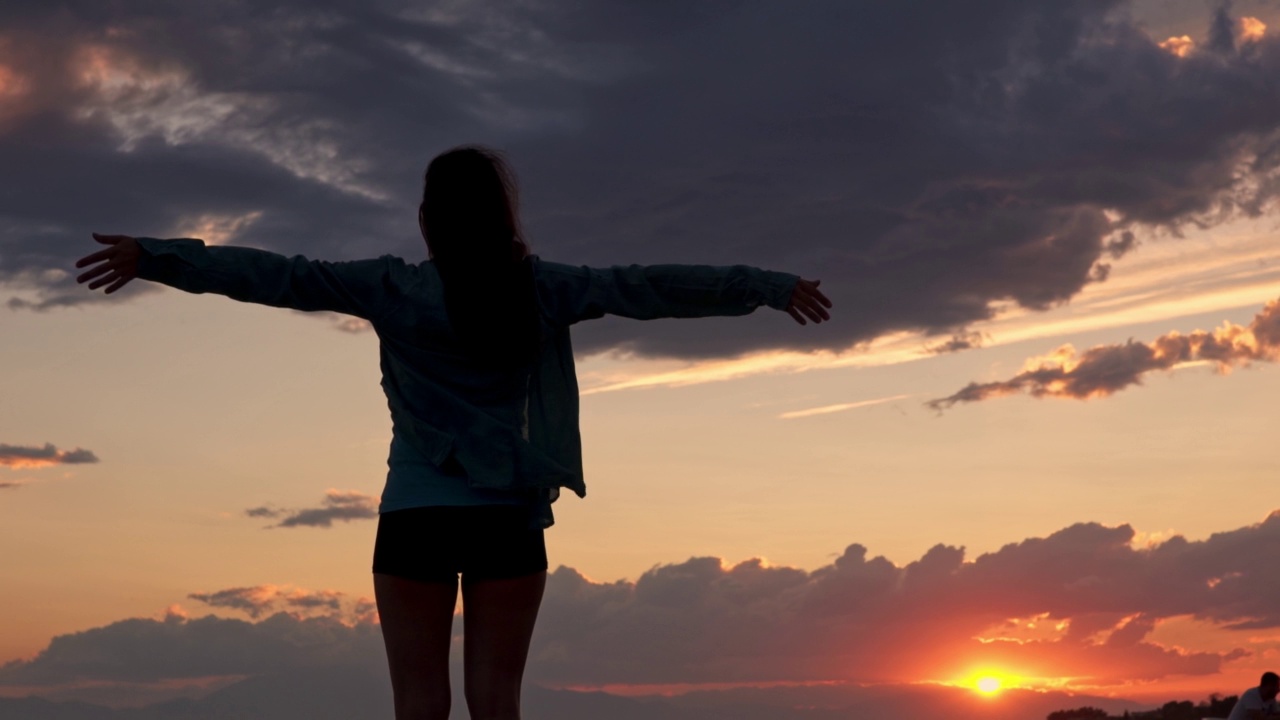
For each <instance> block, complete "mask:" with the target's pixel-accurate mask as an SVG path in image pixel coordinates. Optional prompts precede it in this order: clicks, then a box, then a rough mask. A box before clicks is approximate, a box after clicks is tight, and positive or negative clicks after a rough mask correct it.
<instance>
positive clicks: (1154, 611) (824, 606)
mask: <svg viewBox="0 0 1280 720" xmlns="http://www.w3.org/2000/svg"><path fill="white" fill-rule="evenodd" d="M1135 539H1136V534H1135V532H1134V530H1133V529H1132V528H1131V527H1129V526H1128V525H1121V526H1117V527H1107V526H1103V525H1099V524H1096V523H1081V524H1077V525H1073V526H1071V527H1068V528H1065V529H1063V530H1060V531H1058V532H1056V533H1053V534H1051V535H1049V536H1047V537H1038V538H1028V539H1026V540H1022V541H1020V542H1015V543H1010V544H1008V545H1006V546H1004V547H1002V548H1001V549H999V550H997V551H994V552H990V553H985V554H982V555H979V556H978V557H976V558H973V559H972V560H969V559H967V558H966V557H965V552H964V550H963V549H962V548H958V547H952V546H946V545H938V546H936V547H934V548H932V549H931V550H929V551H928V552H927V553H925V554H924V555H923V556H922V557H921V558H919V559H918V560H915V561H914V562H910V563H907V564H905V565H901V566H899V565H896V564H895V563H893V562H890V561H889V560H887V559H885V558H883V557H874V556H871V555H870V554H869V553H868V551H867V549H866V548H865V547H863V546H861V545H858V544H853V545H849V546H848V547H847V548H846V549H845V550H844V552H843V553H842V554H841V555H840V557H839V558H837V559H836V560H835V561H834V562H833V563H832V564H830V565H827V566H824V567H821V568H818V569H816V570H814V571H812V572H809V571H805V570H801V569H798V568H791V567H785V566H769V565H767V564H765V563H764V562H762V561H760V560H748V561H745V562H741V563H738V564H737V565H732V566H728V565H725V564H724V563H722V562H721V561H720V560H719V559H717V558H707V557H700V558H691V559H689V560H687V561H685V562H680V563H674V564H664V565H658V566H655V567H654V568H653V569H651V570H649V571H648V572H646V573H644V574H643V575H642V576H640V577H639V578H638V579H636V580H635V581H634V582H632V581H627V580H620V581H617V582H596V581H592V580H589V579H587V578H586V577H584V576H583V575H582V574H580V573H578V572H577V571H575V570H573V569H572V568H568V567H559V568H557V569H556V570H555V571H554V572H553V573H551V575H550V577H549V579H548V583H547V589H546V595H545V598H544V601H543V605H542V609H541V611H540V615H539V619H538V625H537V628H536V630H535V633H534V638H533V643H532V647H531V651H530V660H529V669H528V675H529V681H530V683H531V684H532V683H540V684H543V685H549V686H593V685H594V686H598V685H606V684H610V683H623V684H646V683H688V684H694V685H697V684H700V683H762V682H797V683H810V682H814V681H841V682H851V683H855V684H888V685H893V684H896V683H904V682H918V681H920V680H921V679H929V678H933V679H940V680H945V679H953V678H956V676H957V675H958V674H961V673H965V672H968V671H970V670H969V669H971V668H975V667H994V668H1006V669H1009V670H1010V671H1011V672H1014V673H1015V674H1017V675H1020V676H1023V677H1027V678H1036V677H1045V678H1061V677H1070V678H1072V679H1073V680H1072V682H1073V683H1078V684H1082V685H1095V686H1117V685H1128V684H1130V683H1133V682H1143V681H1158V680H1162V679H1166V678H1173V677H1183V678H1185V676H1202V677H1206V676H1213V675H1215V674H1217V673H1219V672H1221V671H1223V670H1224V668H1225V666H1226V665H1227V664H1228V663H1230V662H1232V661H1234V660H1238V659H1241V658H1244V657H1246V656H1249V655H1250V654H1251V653H1269V652H1271V651H1272V650H1273V649H1274V646H1275V643H1274V641H1273V640H1269V639H1268V637H1267V634H1266V633H1262V634H1257V633H1253V635H1257V637H1248V636H1247V635H1235V636H1232V635H1228V634H1227V633H1226V632H1224V631H1225V630H1230V629H1237V630H1250V629H1274V628H1277V627H1280V607H1278V606H1277V605H1276V604H1275V602H1274V600H1273V598H1274V580H1273V578H1272V573H1271V572H1270V570H1269V569H1270V568H1272V567H1274V566H1275V564H1276V563H1277V562H1278V561H1280V511H1277V512H1275V513H1272V514H1271V515H1270V516H1269V517H1267V518H1266V519H1265V520H1264V521H1262V522H1260V523H1258V524H1255V525H1249V526H1246V527H1242V528H1238V529H1235V530H1231V531H1228V532H1222V533H1217V534H1214V535H1211V536H1210V537H1208V538H1207V539H1204V540H1196V541H1191V540H1187V539H1185V538H1183V537H1180V536H1175V537H1172V538H1169V539H1167V540H1164V541H1163V542H1156V543H1150V544H1146V545H1145V546H1141V545H1140V544H1139V543H1136V542H1135ZM191 597H192V598H194V599H197V600H200V601H201V602H204V603H207V604H209V605H212V606H215V607H220V608H228V609H234V610H236V611H239V612H244V613H246V614H247V615H248V616H249V617H250V618H251V619H253V620H255V622H244V621H240V620H230V619H220V618H216V617H212V616H207V617H204V618H200V619H191V618H188V617H186V614H185V613H183V612H178V611H175V610H174V609H173V608H171V609H170V610H169V611H168V612H167V614H166V615H165V618H164V619H163V620H148V619H130V620H123V621H120V622H116V623H112V624H110V625H107V626H105V627H101V628H94V629H92V630H88V631H84V632H79V633H72V634H69V635H62V636H59V637H56V638H54V639H53V640H52V641H51V642H50V644H49V647H48V648H46V649H45V650H43V651H42V652H40V653H39V654H37V655H36V656H35V657H33V658H31V659H29V660H22V661H14V662H11V663H9V664H7V665H5V666H3V667H0V688H3V687H11V686H50V687H52V686H58V685H60V684H65V683H70V682H79V683H80V684H84V682H85V681H95V682H96V681H101V682H107V683H109V682H130V683H148V682H151V683H154V682H158V681H161V680H165V679H169V680H178V679H183V678H205V677H223V676H256V675H260V674H263V673H267V672H268V671H279V672H283V673H289V672H291V671H301V670H303V669H305V668H314V667H324V666H329V665H332V664H339V663H354V664H358V665H364V666H365V667H380V666H381V664H380V663H381V662H382V660H381V658H382V657H383V649H382V645H381V638H380V628H379V627H378V625H377V624H376V622H377V615H376V607H375V605H374V603H373V601H372V600H371V599H369V598H358V599H349V598H347V597H345V596H343V595H342V594H341V593H339V592H335V591H312V590H306V589H300V588H292V587H289V586H275V585H259V586H253V587H240V588H229V589H225V590H219V591H215V592H202V593H193V594H192V595H191ZM464 611H465V608H464ZM1188 618H1191V619H1196V620H1200V621H1202V622H1204V623H1205V624H1206V625H1207V626H1208V628H1213V627H1217V628H1219V630H1218V632H1216V633H1215V632H1214V631H1212V630H1211V629H1208V628H1207V629H1203V630H1201V634H1202V636H1204V637H1207V638H1208V639H1207V640H1206V643H1207V644H1209V645H1210V646H1212V647H1214V648H1230V649H1220V650H1219V649H1215V650H1206V649H1197V648H1196V647H1175V646H1170V645H1164V644H1161V643H1160V642H1157V641H1155V640H1153V639H1152V634H1153V631H1155V630H1156V629H1157V628H1158V627H1159V626H1160V625H1161V624H1162V623H1164V622H1167V621H1169V620H1170V619H1178V620H1185V619H1188ZM1033 621H1034V622H1033ZM1035 624H1039V626H1040V627H1041V629H1040V630H1036V633H1038V634H1037V635H1035V636H1027V635H1020V634H1019V633H1020V632H1022V631H1023V630H1025V628H1028V627H1032V626H1033V625H1035ZM463 627H464V625H463V624H461V623H459V624H457V625H455V629H456V630H461V629H462V628H463ZM1233 640H1234V641H1235V642H1236V643H1239V644H1240V645H1241V646H1237V647H1234V648H1232V645H1233V642H1232V641H1233ZM454 659H455V661H456V660H459V659H460V657H459V656H458V655H457V654H455V656H454ZM455 669H456V668H455ZM797 692H799V691H798V690H797ZM806 692H808V693H809V694H808V696H809V697H810V699H814V698H817V697H821V696H822V695H821V693H822V691H821V690H811V691H806ZM830 692H832V693H835V694H839V693H840V692H843V691H840V690H838V689H832V690H831V691H830ZM833 706H834V705H833ZM854 716H858V715H856V714H855V715H854ZM1024 716H1025V715H1024ZM726 717H731V715H730V716H726ZM974 717H980V715H975V716H974ZM1010 717H1021V716H1010Z"/></svg>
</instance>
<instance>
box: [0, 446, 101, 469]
mask: <svg viewBox="0 0 1280 720" xmlns="http://www.w3.org/2000/svg"><path fill="white" fill-rule="evenodd" d="M96 462H98V456H97V455H94V454H93V451H91V450H85V449H83V448H76V449H75V450H59V449H58V448H57V447H55V446H54V445H53V443H45V444H44V447H34V446H31V445H5V444H4V443H0V467H8V468H13V469H18V468H42V467H50V466H53V465H75V464H81V463H96Z"/></svg>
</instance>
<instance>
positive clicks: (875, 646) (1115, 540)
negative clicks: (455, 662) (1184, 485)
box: [530, 513, 1280, 686]
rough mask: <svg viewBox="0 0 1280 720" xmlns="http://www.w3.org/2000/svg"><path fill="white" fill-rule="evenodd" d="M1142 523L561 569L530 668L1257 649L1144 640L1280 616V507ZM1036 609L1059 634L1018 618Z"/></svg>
mask: <svg viewBox="0 0 1280 720" xmlns="http://www.w3.org/2000/svg"><path fill="white" fill-rule="evenodd" d="M1134 537H1135V532H1134V530H1133V529H1132V528H1131V527H1129V526H1127V525H1122V526H1118V527H1105V526H1102V525H1098V524H1095V523H1082V524H1079V525H1074V526H1072V527H1069V528H1065V529H1063V530H1061V531H1059V532H1057V533H1054V534H1052V535H1050V536H1048V537H1044V538H1030V539H1027V540H1024V541H1021V542H1017V543H1012V544H1009V545H1006V546H1005V547H1003V548H1002V549H1000V550H999V551H996V552H992V553H987V554H984V555H981V556H979V557H977V558H975V559H973V560H971V561H966V559H965V557H964V551H963V549H961V548H957V547H950V546H945V545H939V546H936V547H934V548H933V549H931V550H930V551H929V552H928V553H926V554H925V555H924V556H923V557H921V558H920V559H919V560H917V561H915V562H912V563H908V564H907V565H905V566H896V565H895V564H893V563H891V562H889V561H888V560H886V559H884V558H882V557H871V556H870V555H869V554H868V552H867V550H866V548H864V547H863V546H861V545H857V544H854V545H850V546H849V547H848V548H847V549H846V550H845V551H844V553H843V554H842V555H841V557H840V558H839V559H837V560H836V561H835V563H834V564H833V565H829V566H826V567H822V568H819V569H817V570H815V571H813V572H805V571H802V570H799V569H796V568H789V567H771V566H768V565H766V564H764V563H762V562H761V561H759V560H751V561H746V562H742V563H739V564H737V565H733V566H725V565H724V564H722V563H721V562H720V561H719V560H718V559H716V558H693V559H690V560H688V561H686V562H684V563H678V564H674V565H662V566H658V567H655V568H654V569H653V570H650V571H649V572H647V573H645V574H644V575H643V576H641V577H640V578H639V579H638V580H637V581H635V582H634V583H631V582H616V583H598V582H593V581H590V580H588V579H586V578H585V577H583V576H581V575H580V574H579V573H577V572H575V571H573V570H571V569H569V568H564V567H561V568H559V569H557V570H556V571H555V573H553V574H552V576H551V580H550V582H549V583H548V586H547V597H546V600H545V602H544V611H543V613H542V614H541V616H540V618H539V630H538V632H537V633H535V638H534V643H533V650H532V656H531V660H530V672H531V673H533V674H534V675H535V676H536V677H537V678H539V679H541V680H542V681H547V682H553V683H555V682H585V683H598V684H604V683H610V682H633V683H646V682H648V683H670V682H698V681H702V682H729V681H753V680H754V681H763V680H814V679H837V678H843V679H856V680H857V681H861V682H873V683H874V682H895V681H908V680H911V679H920V678H936V679H946V678H949V677H954V676H955V675H957V674H959V673H960V672H962V671H964V670H967V669H968V668H971V667H982V666H986V667H996V668H1005V669H1006V671H1008V672H1010V673H1012V674H1016V675H1020V676H1023V677H1024V678H1037V677H1039V678H1044V679H1049V680H1051V679H1053V678H1067V677H1069V678H1073V683H1079V684H1083V685H1097V686H1107V685H1123V684H1126V683H1129V682H1133V681H1149V680H1154V679H1159V678H1167V677H1171V676H1176V675H1213V674H1216V673H1218V672H1221V671H1222V670H1223V669H1224V668H1225V667H1227V666H1228V664H1229V663H1231V662H1233V661H1235V660H1237V659H1240V658H1243V657H1245V656H1246V655H1248V654H1249V653H1250V652H1252V650H1251V649H1250V648H1249V647H1245V646H1246V645H1247V644H1248V643H1247V642H1245V641H1244V640H1243V639H1242V638H1241V639H1238V640H1237V642H1238V643H1239V645H1237V646H1236V647H1235V649H1230V650H1224V651H1209V650H1197V649H1195V648H1194V647H1192V648H1179V647H1172V646H1164V645H1161V644H1159V643H1156V642H1153V641H1151V640H1150V639H1149V637H1148V636H1149V634H1150V633H1151V631H1152V629H1153V628H1155V627H1157V626H1158V625H1159V624H1161V623H1162V622H1166V621H1169V620H1171V619H1175V618H1185V617H1191V618H1198V619H1201V620H1203V621H1205V622H1208V623H1212V624H1215V625H1216V626H1217V627H1220V628H1246V627H1249V628H1262V627H1266V628H1274V627H1277V626H1280V614H1278V613H1277V612H1276V608H1275V607H1274V604H1272V603H1270V601H1269V600H1268V599H1267V598H1268V597H1269V591H1268V588H1269V587H1270V579H1269V576H1268V573H1267V572H1266V571H1265V570H1261V569H1259V568H1265V567H1267V566H1268V563H1269V560H1268V558H1271V557H1273V556H1276V557H1277V559H1280V513H1275V514H1273V515H1271V516H1270V517H1268V518H1267V519H1266V520H1265V521H1264V522H1262V523H1260V524H1257V525H1252V526H1249V527H1245V528H1241V529H1238V530H1234V531H1231V532H1226V533H1220V534H1216V535H1213V536H1211V537H1210V538H1208V539H1206V540H1202V541H1188V540H1186V539H1185V538H1182V537H1179V536H1175V537H1172V538H1170V539H1168V540H1165V541H1164V542H1161V543H1158V544H1153V545H1151V546H1149V547H1147V548H1134V547H1133V546H1132V540H1133V539H1134ZM1036 617H1039V618H1040V622H1041V624H1042V625H1043V626H1045V627H1047V628H1050V631H1049V632H1048V633H1047V634H1044V635H1042V636H1040V637H1036V638H1023V637H1019V636H1018V635H1017V633H1015V632H1012V631H1011V630H1009V623H1010V622H1011V619H1019V618H1021V619H1027V618H1036ZM1056 626H1060V628H1061V629H1057V630H1054V629H1053V628H1055V627H1056ZM1226 644H1227V646H1228V647H1230V644H1231V641H1230V640H1227V641H1226ZM620 647H621V648H626V652H622V653H619V652H615V651H613V650H611V649H612V648H620ZM1263 647H1265V648H1270V645H1264V646H1263Z"/></svg>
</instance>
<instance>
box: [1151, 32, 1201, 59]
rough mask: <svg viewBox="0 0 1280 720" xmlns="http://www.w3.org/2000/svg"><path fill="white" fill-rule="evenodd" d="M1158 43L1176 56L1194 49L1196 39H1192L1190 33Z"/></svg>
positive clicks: (1182, 55) (1186, 53) (1188, 53)
mask: <svg viewBox="0 0 1280 720" xmlns="http://www.w3.org/2000/svg"><path fill="white" fill-rule="evenodd" d="M1159 45H1160V47H1161V48H1163V49H1165V50H1168V51H1169V52H1171V53H1173V54H1174V55H1177V56H1178V57H1186V56H1187V55H1190V54H1191V51H1192V50H1194V49H1195V47H1196V41H1195V40H1192V39H1191V36H1190V35H1182V36H1180V37H1171V38H1169V39H1168V40H1165V41H1164V42H1161V43H1160V44H1159Z"/></svg>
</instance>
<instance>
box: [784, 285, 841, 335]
mask: <svg viewBox="0 0 1280 720" xmlns="http://www.w3.org/2000/svg"><path fill="white" fill-rule="evenodd" d="M821 284H822V281H821V280H814V281H812V282H810V281H808V280H804V279H801V280H800V282H798V283H796V289H795V290H792V291H791V301H790V302H788V303H787V312H788V313H790V314H791V317H793V318H795V321H796V322H798V323H800V324H801V325H807V324H808V323H806V322H805V321H804V319H805V317H808V318H809V319H810V320H812V321H814V322H815V323H820V322H822V321H823V320H830V319H831V314H830V313H828V312H827V311H826V308H829V307H831V301H830V300H828V299H827V296H826V295H823V294H822V291H821V290H819V289H818V286H819V285H821Z"/></svg>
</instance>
